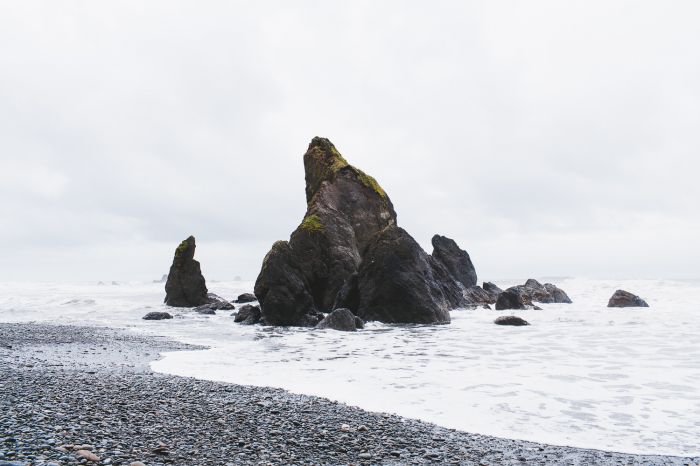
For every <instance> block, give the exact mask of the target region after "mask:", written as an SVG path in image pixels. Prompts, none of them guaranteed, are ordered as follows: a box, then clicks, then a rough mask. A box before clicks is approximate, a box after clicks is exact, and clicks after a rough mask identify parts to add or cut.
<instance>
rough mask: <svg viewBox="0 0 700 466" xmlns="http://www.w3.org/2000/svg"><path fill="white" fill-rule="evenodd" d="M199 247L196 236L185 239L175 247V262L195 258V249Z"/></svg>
mask: <svg viewBox="0 0 700 466" xmlns="http://www.w3.org/2000/svg"><path fill="white" fill-rule="evenodd" d="M196 247H197V245H196V244H195V241H194V236H189V237H188V238H187V239H185V240H183V241H182V242H181V243H180V245H179V246H178V247H177V249H175V257H174V262H180V263H182V262H185V261H189V260H192V259H194V250H195V248H196Z"/></svg>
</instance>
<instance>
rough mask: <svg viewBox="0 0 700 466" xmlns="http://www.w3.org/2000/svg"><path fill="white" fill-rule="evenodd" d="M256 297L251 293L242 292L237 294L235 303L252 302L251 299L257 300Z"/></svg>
mask: <svg viewBox="0 0 700 466" xmlns="http://www.w3.org/2000/svg"><path fill="white" fill-rule="evenodd" d="M257 300H258V298H256V297H255V295H254V294H253V293H243V294H240V295H238V298H236V303H237V304H245V303H252V302H253V301H257Z"/></svg>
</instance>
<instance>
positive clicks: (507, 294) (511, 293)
mask: <svg viewBox="0 0 700 466" xmlns="http://www.w3.org/2000/svg"><path fill="white" fill-rule="evenodd" d="M506 309H534V310H538V311H541V310H542V308H540V307H537V306H535V305H534V304H532V299H531V298H530V295H528V294H527V293H526V292H524V291H523V289H522V287H519V286H513V287H511V288H508V289H507V290H505V291H504V292H503V293H501V294H500V295H498V299H497V300H496V310H497V311H502V310H506Z"/></svg>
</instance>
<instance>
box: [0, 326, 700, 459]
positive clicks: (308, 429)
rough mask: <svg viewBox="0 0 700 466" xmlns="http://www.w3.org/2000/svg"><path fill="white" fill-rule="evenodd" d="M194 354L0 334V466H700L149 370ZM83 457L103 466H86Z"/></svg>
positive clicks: (154, 343)
mask: <svg viewBox="0 0 700 466" xmlns="http://www.w3.org/2000/svg"><path fill="white" fill-rule="evenodd" d="M201 348H202V347H197V346H193V345H186V344H183V343H178V342H175V341H172V340H168V339H166V338H163V337H158V336H151V335H140V334H136V333H134V332H129V331H127V330H122V329H112V328H107V327H79V326H71V325H46V324H6V323H2V324H0V465H3V461H4V462H9V464H18V465H27V466H28V465H40V464H44V465H52V466H56V465H61V466H63V465H75V464H104V465H129V464H131V463H132V462H135V461H141V462H143V463H144V464H145V465H147V466H159V465H165V464H173V465H205V466H208V465H212V466H213V465H228V464H231V465H234V464H235V465H239V464H240V465H248V464H250V465H267V464H271V465H277V464H323V465H339V464H362V465H365V464H367V465H369V464H386V465H399V464H460V465H462V464H463V465H482V464H483V465H522V464H527V465H531V464H541V465H548V464H580V465H593V464H602V465H617V464H634V465H674V466H675V465H696V464H700V458H698V457H675V456H662V455H633V454H624V453H615V452H606V451H598V450H589V449H581V448H574V447H561V446H553V445H546V444H540V443H536V442H528V441H520V440H510V439H502V438H496V437H489V436H485V435H478V434H469V433H466V432H461V431H457V430H453V429H448V428H443V427H439V426H436V425H434V424H430V423H427V422H422V421H418V420H413V419H407V418H402V417H400V416H397V415H391V414H382V413H373V412H368V411H364V410H362V409H360V408H355V407H351V406H347V405H344V404H342V403H338V402H334V401H331V400H328V399H325V398H320V397H314V396H307V395H297V394H293V393H290V392H287V391H285V390H282V389H276V388H262V387H252V386H242V385H234V384H229V383H222V382H210V381H204V380H198V379H193V378H186V377H179V376H171V375H165V374H159V373H155V372H153V371H151V369H150V362H151V361H153V360H156V359H158V358H159V357H160V353H161V352H165V351H178V350H194V349H201ZM240 357H245V355H241V356H240ZM65 445H72V446H74V447H72V448H62V450H66V451H61V449H60V448H61V446H65ZM80 445H82V446H87V447H90V448H89V449H88V450H89V451H90V453H91V454H94V455H96V456H98V457H99V458H100V461H98V462H92V463H91V462H88V461H87V460H85V459H83V460H82V462H81V460H80V458H79V456H77V454H76V451H75V450H74V448H75V447H76V446H80ZM5 464H8V463H5Z"/></svg>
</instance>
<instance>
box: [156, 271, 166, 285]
mask: <svg viewBox="0 0 700 466" xmlns="http://www.w3.org/2000/svg"><path fill="white" fill-rule="evenodd" d="M167 281H168V274H167V273H166V274H163V276H162V277H160V280H153V283H165V282H167Z"/></svg>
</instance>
